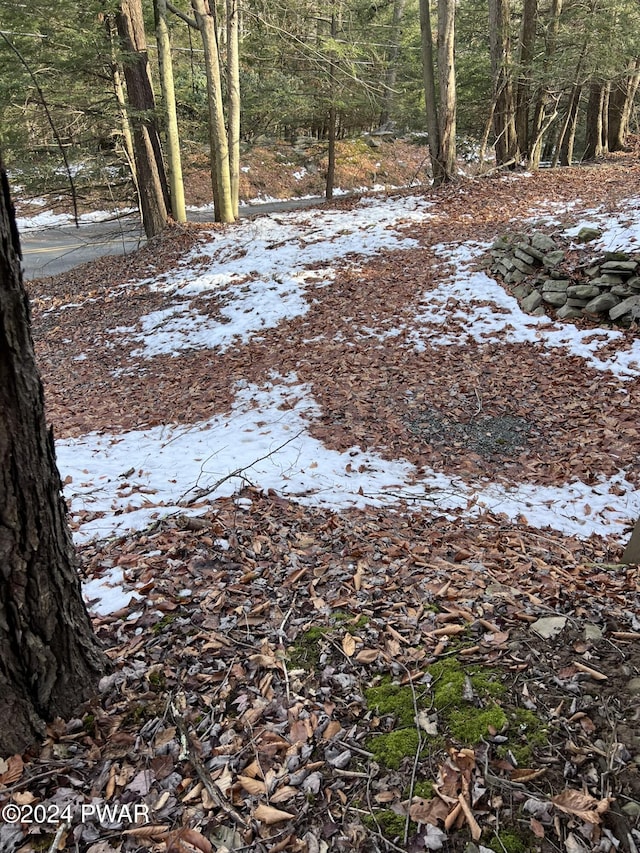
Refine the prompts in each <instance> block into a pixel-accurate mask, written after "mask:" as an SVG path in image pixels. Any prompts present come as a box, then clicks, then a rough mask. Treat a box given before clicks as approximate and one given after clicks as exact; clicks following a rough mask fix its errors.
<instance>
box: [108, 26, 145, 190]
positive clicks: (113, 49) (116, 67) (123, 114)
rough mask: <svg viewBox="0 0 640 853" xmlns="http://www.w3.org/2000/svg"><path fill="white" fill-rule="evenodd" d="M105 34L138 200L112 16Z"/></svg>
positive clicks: (125, 147)
mask: <svg viewBox="0 0 640 853" xmlns="http://www.w3.org/2000/svg"><path fill="white" fill-rule="evenodd" d="M107 33H108V36H109V43H110V45H111V75H112V79H113V91H114V93H115V96H116V102H117V104H118V112H119V113H120V122H121V131H122V143H123V146H124V152H125V156H126V158H127V163H128V165H129V170H130V171H131V177H132V179H133V184H134V186H135V190H136V195H137V196H138V200H139V199H140V190H139V189H138V176H137V174H136V160H135V152H134V150H133V136H132V135H131V125H130V124H129V116H128V115H127V100H126V98H125V94H124V85H123V82H122V71H121V68H120V65H119V63H118V60H117V57H116V46H115V41H116V37H117V32H116V30H115V22H114V20H113V17H112V16H109V17H108V18H107Z"/></svg>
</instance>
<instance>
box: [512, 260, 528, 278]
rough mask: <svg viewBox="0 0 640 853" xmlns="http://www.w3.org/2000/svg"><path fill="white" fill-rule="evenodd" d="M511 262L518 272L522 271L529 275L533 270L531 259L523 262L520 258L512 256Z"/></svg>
mask: <svg viewBox="0 0 640 853" xmlns="http://www.w3.org/2000/svg"><path fill="white" fill-rule="evenodd" d="M512 263H513V265H514V267H515V268H516V269H519V270H520V272H523V273H525V274H526V275H531V273H532V272H533V259H532V260H531V263H525V262H524V261H521V260H520V258H513V261H512Z"/></svg>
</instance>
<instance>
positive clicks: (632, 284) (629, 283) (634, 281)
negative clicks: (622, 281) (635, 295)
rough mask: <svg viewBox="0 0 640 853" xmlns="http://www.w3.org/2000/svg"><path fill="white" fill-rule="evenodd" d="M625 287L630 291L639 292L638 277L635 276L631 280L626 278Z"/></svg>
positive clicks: (639, 279)
mask: <svg viewBox="0 0 640 853" xmlns="http://www.w3.org/2000/svg"><path fill="white" fill-rule="evenodd" d="M627 287H630V288H631V290H636V291H638V290H640V276H637V275H635V276H634V277H633V278H628V279H627Z"/></svg>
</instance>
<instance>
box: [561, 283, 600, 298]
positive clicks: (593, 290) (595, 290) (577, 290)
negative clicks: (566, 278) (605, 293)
mask: <svg viewBox="0 0 640 853" xmlns="http://www.w3.org/2000/svg"><path fill="white" fill-rule="evenodd" d="M567 296H573V297H576V298H577V299H586V300H587V301H588V300H589V299H593V298H594V296H600V288H599V287H597V286H596V285H595V284H571V285H569V287H568V288H567Z"/></svg>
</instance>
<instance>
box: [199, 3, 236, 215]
mask: <svg viewBox="0 0 640 853" xmlns="http://www.w3.org/2000/svg"><path fill="white" fill-rule="evenodd" d="M191 8H192V9H193V11H194V14H195V18H196V23H197V25H198V29H199V30H200V35H201V36H202V46H203V48H204V61H205V71H206V75H207V94H208V100H209V140H210V145H211V184H212V187H213V200H214V205H215V211H216V213H215V216H216V220H217V221H218V222H234V221H235V216H234V214H233V201H232V194H231V171H230V168H229V145H228V142H227V129H226V127H225V122H224V108H223V104H222V80H221V75H220V56H219V52H218V39H217V36H216V29H215V23H214V20H213V14H212V12H211V9H210V6H209V3H208V2H207V4H206V5H205V0H191Z"/></svg>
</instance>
